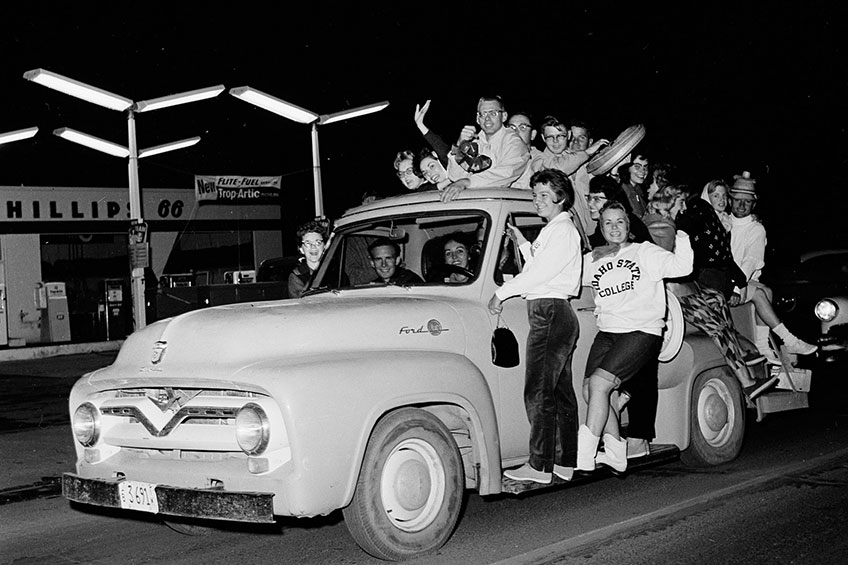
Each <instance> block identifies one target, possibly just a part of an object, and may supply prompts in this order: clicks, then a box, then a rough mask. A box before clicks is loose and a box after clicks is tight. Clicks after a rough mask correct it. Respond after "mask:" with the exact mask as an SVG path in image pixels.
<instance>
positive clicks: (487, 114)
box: [477, 110, 503, 118]
mask: <svg viewBox="0 0 848 565" xmlns="http://www.w3.org/2000/svg"><path fill="white" fill-rule="evenodd" d="M501 112H503V110H483V111H482V112H477V117H478V118H494V117H495V116H497V115H498V114H500V113H501Z"/></svg>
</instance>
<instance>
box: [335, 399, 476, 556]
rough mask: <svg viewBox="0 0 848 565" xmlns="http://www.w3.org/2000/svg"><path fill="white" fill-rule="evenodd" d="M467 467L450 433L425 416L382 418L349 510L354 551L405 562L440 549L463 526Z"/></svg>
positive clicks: (412, 412) (410, 412) (403, 413)
mask: <svg viewBox="0 0 848 565" xmlns="http://www.w3.org/2000/svg"><path fill="white" fill-rule="evenodd" d="M463 487H464V479H463V470H462V459H461V457H460V454H459V449H458V448H457V446H456V442H455V441H454V440H453V437H452V436H451V433H450V431H449V430H448V429H447V428H446V427H445V425H444V424H443V423H442V422H441V420H439V419H438V418H436V417H435V416H433V415H432V414H430V413H429V412H427V411H425V410H419V409H416V408H403V409H401V410H398V411H396V412H393V413H391V414H389V415H388V416H385V417H384V418H383V419H382V420H380V422H378V424H377V426H376V427H375V428H374V431H373V433H372V435H371V439H370V440H369V441H368V446H367V447H366V449H365V457H364V458H363V461H362V469H361V471H360V473H359V479H358V481H357V483H356V492H355V493H354V496H353V500H352V501H351V503H350V505H349V506H348V507H347V508H345V509H344V511H343V514H344V518H345V524H346V525H347V528H348V530H349V531H350V533H351V535H352V536H353V539H354V540H356V543H357V544H359V546H360V547H361V548H362V549H364V550H365V551H366V552H368V553H370V554H371V555H373V556H374V557H377V558H379V559H385V560H388V561H400V560H404V559H409V558H411V557H415V556H418V555H423V554H426V553H431V552H433V551H436V550H437V549H439V548H440V547H441V546H442V545H444V544H445V542H446V541H447V540H448V538H449V537H450V535H451V533H452V532H453V529H454V526H456V521H457V519H458V518H459V512H460V508H461V506H462V498H463V490H464V489H463Z"/></svg>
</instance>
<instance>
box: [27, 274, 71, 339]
mask: <svg viewBox="0 0 848 565" xmlns="http://www.w3.org/2000/svg"><path fill="white" fill-rule="evenodd" d="M35 305H36V308H37V309H39V310H41V341H44V342H47V343H61V342H63V341H71V316H70V314H69V312H68V295H67V293H66V292H65V283H63V282H43V283H42V282H40V283H37V284H36V285H35Z"/></svg>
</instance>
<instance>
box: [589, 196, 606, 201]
mask: <svg viewBox="0 0 848 565" xmlns="http://www.w3.org/2000/svg"><path fill="white" fill-rule="evenodd" d="M606 199H607V197H606V196H603V195H601V194H587V195H586V200H588V201H589V202H600V201H601V200H606Z"/></svg>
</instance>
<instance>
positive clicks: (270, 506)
mask: <svg viewBox="0 0 848 565" xmlns="http://www.w3.org/2000/svg"><path fill="white" fill-rule="evenodd" d="M120 482H121V481H120V480H118V479H114V480H104V479H85V478H82V477H80V476H79V475H76V474H75V473H65V474H64V475H63V476H62V495H63V496H64V497H65V498H67V499H68V500H71V501H73V502H79V503H81V504H91V505H93V506H105V507H108V508H122V506H121V499H120V495H119V492H118V484H119V483H120ZM156 497H157V499H158V503H159V514H165V515H169V516H182V517H186V518H205V519H210V520H227V521H231V522H254V523H273V522H274V503H273V499H274V494H273V493H265V492H228V491H225V490H220V489H195V488H180V487H173V486H167V485H157V486H156Z"/></svg>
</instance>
